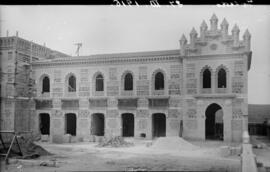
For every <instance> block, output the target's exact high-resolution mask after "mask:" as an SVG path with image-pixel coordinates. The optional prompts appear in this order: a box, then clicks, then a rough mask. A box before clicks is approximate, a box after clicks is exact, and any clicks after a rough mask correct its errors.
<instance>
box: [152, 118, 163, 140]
mask: <svg viewBox="0 0 270 172" xmlns="http://www.w3.org/2000/svg"><path fill="white" fill-rule="evenodd" d="M152 126H153V127H152V129H153V137H165V136H166V115H165V114H164V113H155V114H153V115H152Z"/></svg>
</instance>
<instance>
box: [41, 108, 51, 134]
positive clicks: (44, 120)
mask: <svg viewBox="0 0 270 172" xmlns="http://www.w3.org/2000/svg"><path fill="white" fill-rule="evenodd" d="M39 130H40V133H41V134H42V135H49V134H50V115H49V114H48V113H41V114H39Z"/></svg>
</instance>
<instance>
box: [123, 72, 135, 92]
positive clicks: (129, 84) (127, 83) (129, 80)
mask: <svg viewBox="0 0 270 172" xmlns="http://www.w3.org/2000/svg"><path fill="white" fill-rule="evenodd" d="M124 90H127V91H128V90H133V76H132V74H131V73H127V74H126V75H125V78H124Z"/></svg>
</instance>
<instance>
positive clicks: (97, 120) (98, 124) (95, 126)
mask: <svg viewBox="0 0 270 172" xmlns="http://www.w3.org/2000/svg"><path fill="white" fill-rule="evenodd" d="M91 134H92V135H95V136H104V114H102V113H94V114H93V115H92V119H91Z"/></svg>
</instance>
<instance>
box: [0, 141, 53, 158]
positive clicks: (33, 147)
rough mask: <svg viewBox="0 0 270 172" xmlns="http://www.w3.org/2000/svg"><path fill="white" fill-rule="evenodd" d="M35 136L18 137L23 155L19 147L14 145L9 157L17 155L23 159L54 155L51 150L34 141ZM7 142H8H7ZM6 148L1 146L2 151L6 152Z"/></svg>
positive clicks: (0, 150)
mask: <svg viewBox="0 0 270 172" xmlns="http://www.w3.org/2000/svg"><path fill="white" fill-rule="evenodd" d="M33 140H34V139H33V138H24V137H23V136H20V137H18V142H19V144H20V148H21V151H22V154H23V156H22V157H19V156H18V155H19V152H20V151H19V147H18V146H17V145H16V146H13V147H12V149H11V153H10V155H9V157H17V158H22V159H35V158H38V157H40V156H44V155H52V154H51V153H50V152H48V151H46V150H45V149H44V148H42V147H41V146H39V145H37V144H35V143H34V141H33ZM5 144H6V143H5ZM6 151H7V150H4V148H0V152H6Z"/></svg>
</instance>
